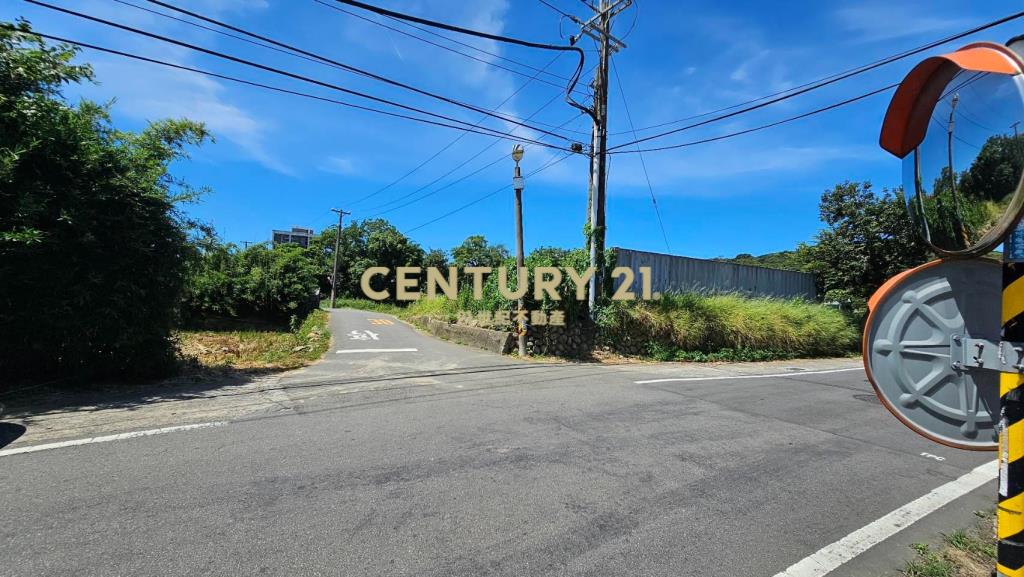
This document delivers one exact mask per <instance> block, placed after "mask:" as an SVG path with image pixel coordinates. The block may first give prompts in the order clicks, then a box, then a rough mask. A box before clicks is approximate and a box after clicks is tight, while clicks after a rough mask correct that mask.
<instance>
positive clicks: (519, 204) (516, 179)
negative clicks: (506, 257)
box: [512, 162, 527, 357]
mask: <svg viewBox="0 0 1024 577" xmlns="http://www.w3.org/2000/svg"><path fill="white" fill-rule="evenodd" d="M512 182H513V183H514V184H515V190H516V286H517V288H518V287H519V286H522V285H521V283H525V282H527V279H525V278H520V276H519V272H520V271H521V270H522V269H523V265H524V264H525V257H524V255H523V187H522V184H523V176H522V174H521V173H520V171H519V163H518V162H516V171H515V175H514V176H513V178H512ZM523 305H524V303H523V298H522V297H519V311H520V314H522V313H521V311H522V310H523ZM516 328H517V331H516V332H517V333H518V335H519V356H520V357H526V331H525V330H523V327H522V326H519V327H516Z"/></svg>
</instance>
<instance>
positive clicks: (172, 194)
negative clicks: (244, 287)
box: [0, 23, 209, 377]
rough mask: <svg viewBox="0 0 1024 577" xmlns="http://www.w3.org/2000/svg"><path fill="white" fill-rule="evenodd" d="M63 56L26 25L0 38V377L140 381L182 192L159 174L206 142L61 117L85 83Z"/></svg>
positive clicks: (165, 309) (158, 362) (171, 278)
mask: <svg viewBox="0 0 1024 577" xmlns="http://www.w3.org/2000/svg"><path fill="white" fill-rule="evenodd" d="M74 56H75V49H73V48H71V47H69V46H66V45H60V44H58V45H47V44H45V43H44V42H43V41H42V40H41V39H39V38H38V37H36V36H34V35H32V34H31V32H30V29H29V27H28V25H27V24H26V23H19V24H17V25H16V26H15V27H14V29H6V28H0V279H3V282H0V350H3V354H2V355H0V377H3V376H25V375H31V376H34V377H39V376H42V375H44V374H47V373H50V374H70V375H76V376H90V375H112V374H129V373H131V374H153V373H158V372H162V371H165V370H167V369H169V368H170V367H171V366H173V361H174V347H173V343H172V342H171V340H170V331H171V328H172V326H173V323H174V319H175V310H176V308H177V305H178V299H179V296H180V289H181V286H182V281H183V274H184V270H185V264H186V258H187V257H188V255H189V252H190V249H189V245H188V242H187V234H186V229H187V227H188V223H187V221H186V220H185V218H184V217H183V215H182V214H181V213H180V212H179V211H178V210H177V209H176V202H179V201H181V200H185V199H190V198H194V197H195V194H196V191H195V190H193V189H191V188H190V187H189V186H188V185H187V184H186V183H184V182H182V181H180V180H177V179H174V178H173V177H171V176H170V175H169V174H168V172H167V169H168V166H169V165H170V163H172V162H173V161H175V160H177V159H181V158H185V157H186V153H185V149H186V147H187V146H190V145H198V144H200V143H202V142H203V141H205V140H206V139H207V138H208V137H209V135H208V134H207V132H206V130H205V128H204V127H203V126H202V125H201V124H197V123H194V122H190V121H187V120H164V121H159V122H154V123H151V124H150V125H149V126H148V127H147V128H146V129H145V130H143V131H142V132H141V133H130V132H124V131H120V130H117V129H115V128H114V127H113V126H112V125H111V122H110V118H109V115H108V113H107V109H106V108H105V107H103V106H99V105H96V104H94V103H91V102H87V101H83V102H81V103H80V104H78V105H77V106H72V105H69V104H68V103H67V102H66V101H65V100H64V99H63V98H62V96H61V89H62V88H63V87H64V86H65V85H67V84H71V83H77V82H83V81H90V80H92V70H91V69H90V68H89V67H88V66H87V65H74V64H71V62H72V60H73V58H74Z"/></svg>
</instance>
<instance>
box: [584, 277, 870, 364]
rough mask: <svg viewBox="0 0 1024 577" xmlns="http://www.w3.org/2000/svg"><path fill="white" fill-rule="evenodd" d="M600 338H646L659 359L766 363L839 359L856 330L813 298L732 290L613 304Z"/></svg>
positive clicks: (854, 338) (853, 341)
mask: <svg viewBox="0 0 1024 577" xmlns="http://www.w3.org/2000/svg"><path fill="white" fill-rule="evenodd" d="M599 323H600V324H601V325H602V328H603V329H604V334H605V336H606V340H610V341H614V340H616V339H620V338H624V337H626V336H628V337H629V338H630V340H631V341H633V342H636V341H640V342H646V343H647V347H648V353H649V354H650V355H651V356H652V357H654V358H655V359H659V360H699V361H708V360H770V359H778V358H794V357H814V356H841V355H846V354H849V353H850V352H851V351H853V350H855V348H856V346H857V343H858V334H857V329H856V328H855V327H854V325H853V324H852V323H851V322H850V321H849V320H848V319H847V318H846V317H845V316H844V315H843V314H842V313H841V312H839V311H836V310H834V309H831V308H829V307H825V306H822V305H819V304H816V303H810V302H805V301H794V300H783V299H773V298H747V297H743V296H739V295H732V294H727V295H699V294H692V293H689V294H670V295H665V296H664V297H662V298H661V299H660V300H657V301H620V302H613V303H612V304H611V305H609V306H607V307H605V308H604V309H603V310H602V311H601V313H600V315H599Z"/></svg>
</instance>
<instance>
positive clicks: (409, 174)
mask: <svg viewBox="0 0 1024 577" xmlns="http://www.w3.org/2000/svg"><path fill="white" fill-rule="evenodd" d="M559 57H561V54H556V55H555V57H554V58H552V59H551V61H549V62H548V63H547V64H545V65H544V68H547V67H548V66H551V65H552V64H554V63H555V61H556V60H558V58H559ZM539 74H540V72H539V71H538V72H537V73H536V74H534V75H533V77H532V78H530V79H529V80H527V81H526V82H524V83H523V84H521V85H520V86H519V88H517V89H516V90H515V91H514V92H512V94H509V95H508V96H507V97H506V98H505V100H502V101H501V103H500V104H498V106H496V107H495V108H494V109H495V110H498V109H499V108H501V107H502V106H504V105H505V104H506V103H508V101H510V100H512V98H514V97H515V96H516V95H517V94H519V93H520V92H522V91H523V89H525V88H526V87H527V86H529V85H530V82H531V81H533V80H535V79H536V78H537V76H538V75H539ZM557 97H558V96H557V95H556V96H555V98H557ZM551 102H554V98H552V99H551V100H549V101H548V102H547V103H546V104H545V105H544V106H542V107H541V109H543V108H544V107H546V106H547V105H548V104H551ZM538 112H539V110H538ZM535 114H536V113H535ZM532 116H533V115H530V117H532ZM530 117H527V120H529V119H530ZM484 120H486V116H485V117H483V118H481V119H480V120H479V121H477V126H479V125H480V123H482V122H483V121H484ZM466 134H467V133H465V132H463V133H462V134H460V135H458V136H456V137H455V138H453V139H452V140H451V141H450V142H448V144H446V145H444V146H442V147H441V148H440V149H439V150H438V151H437V152H435V153H434V154H432V155H430V156H429V157H427V158H426V159H425V160H424V161H423V162H421V163H419V164H418V165H416V166H415V167H413V169H412V170H410V171H408V172H406V173H405V174H403V175H402V176H399V177H398V178H396V179H395V180H392V181H391V182H389V183H388V184H386V185H384V186H382V187H381V188H378V189H377V190H375V191H373V192H371V193H370V194H367V195H365V196H362V197H360V198H358V199H356V200H354V201H352V204H353V205H355V204H359V203H360V202H363V201H364V200H366V199H369V198H372V197H374V196H377V195H378V194H380V193H382V192H384V191H385V190H388V189H389V188H391V187H392V186H394V185H396V184H398V183H399V182H402V181H403V180H405V179H406V178H408V177H410V176H412V175H413V174H414V173H416V172H417V171H418V170H419V169H421V168H423V167H424V166H426V165H427V164H428V163H430V162H431V161H432V160H434V159H435V158H437V157H438V156H440V155H441V153H443V152H444V151H446V150H448V149H449V148H451V147H452V146H454V145H455V144H456V143H457V142H459V141H460V140H462V138H463V137H464V136H465V135H466ZM449 174H450V173H449ZM442 178H443V177H442ZM435 182H436V181H435ZM431 184H433V183H431ZM427 186H430V185H429V184H428V185H427ZM421 190H422V189H421ZM371 210H373V209H371Z"/></svg>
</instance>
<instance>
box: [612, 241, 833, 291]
mask: <svg viewBox="0 0 1024 577" xmlns="http://www.w3.org/2000/svg"><path fill="white" fill-rule="evenodd" d="M615 250H616V251H618V256H617V259H616V266H625V267H629V268H631V269H633V272H634V274H636V277H637V278H636V280H635V281H634V284H633V287H634V291H636V292H639V287H640V267H642V266H649V267H651V281H652V282H651V285H652V286H651V288H652V290H654V291H655V292H661V293H665V292H677V293H680V292H700V293H741V294H746V295H751V296H771V297H780V298H804V299H807V300H815V298H816V297H817V290H816V287H815V284H814V275H813V274H809V273H805V272H796V271H789V270H779V269H773V268H764V267H759V266H749V265H745V264H733V263H728V262H719V261H715V260H704V259H700V258H688V257H685V256H672V255H667V254H658V253H655V252H643V251H639V250H630V249H626V248H616V249H615ZM620 282H621V280H619V279H616V281H615V287H616V288H618V286H619V283H620Z"/></svg>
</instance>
